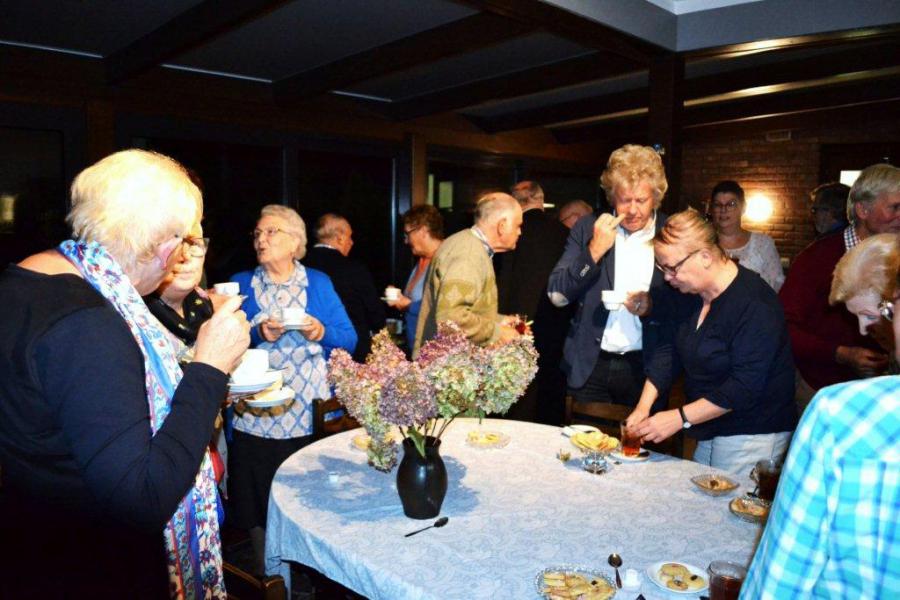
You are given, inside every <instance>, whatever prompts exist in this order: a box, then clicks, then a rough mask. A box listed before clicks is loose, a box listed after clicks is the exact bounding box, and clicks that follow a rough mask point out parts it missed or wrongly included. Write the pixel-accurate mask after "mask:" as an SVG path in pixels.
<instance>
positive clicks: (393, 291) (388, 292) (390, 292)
mask: <svg viewBox="0 0 900 600" xmlns="http://www.w3.org/2000/svg"><path fill="white" fill-rule="evenodd" d="M384 298H385V300H389V301H391V302H393V301H394V300H399V299H400V288H398V287H394V286H392V285H389V286H387V287H386V288H384Z"/></svg>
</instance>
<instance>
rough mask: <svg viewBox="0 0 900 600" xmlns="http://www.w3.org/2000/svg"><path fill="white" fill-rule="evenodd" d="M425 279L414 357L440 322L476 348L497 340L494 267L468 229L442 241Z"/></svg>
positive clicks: (431, 336) (479, 242) (434, 333)
mask: <svg viewBox="0 0 900 600" xmlns="http://www.w3.org/2000/svg"><path fill="white" fill-rule="evenodd" d="M425 277H426V280H425V291H424V293H423V294H422V309H421V312H420V313H419V322H418V324H417V326H416V343H415V347H414V348H413V356H414V357H415V356H416V355H418V353H419V348H420V347H421V346H422V344H423V343H425V342H427V341H428V340H430V339H431V338H433V337H434V336H435V335H436V334H437V323H438V322H439V321H447V320H449V321H453V322H455V323H456V324H457V325H459V327H460V329H462V331H463V333H465V334H466V336H467V337H468V338H469V339H470V340H472V342H473V343H475V344H479V345H487V344H489V343H491V342H494V341H496V340H497V337H498V335H499V331H500V326H499V317H498V315H497V279H496V277H495V275H494V265H493V263H492V262H491V259H490V257H489V256H488V253H487V251H486V249H485V247H484V245H483V244H482V242H481V240H479V239H478V238H477V237H475V234H473V233H472V231H471V230H470V229H465V230H463V231H460V232H459V233H455V234H453V235H452V236H450V237H449V238H447V239H446V240H444V242H443V243H442V244H441V246H440V248H438V251H437V252H436V253H435V255H434V258H432V259H431V265H430V266H429V267H428V272H427V273H426V274H425Z"/></svg>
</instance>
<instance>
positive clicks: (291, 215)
mask: <svg viewBox="0 0 900 600" xmlns="http://www.w3.org/2000/svg"><path fill="white" fill-rule="evenodd" d="M263 217H278V218H279V219H282V220H283V221H284V222H285V231H287V232H288V233H290V234H291V235H293V236H294V237H296V238H297V239H299V240H300V243H299V244H298V246H297V249H296V250H295V251H294V258H296V259H297V260H300V259H302V258H303V257H304V256H306V223H304V222H303V217H301V216H300V214H299V213H298V212H297V211H296V210H294V209H293V208H290V207H287V206H284V205H283V204H266V205H265V206H263V207H262V210H261V211H259V218H260V219H261V218H263Z"/></svg>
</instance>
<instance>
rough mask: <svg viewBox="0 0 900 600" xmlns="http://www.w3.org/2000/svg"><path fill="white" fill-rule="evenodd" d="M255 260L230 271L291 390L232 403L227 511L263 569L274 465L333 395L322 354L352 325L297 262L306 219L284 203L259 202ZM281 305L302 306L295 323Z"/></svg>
mask: <svg viewBox="0 0 900 600" xmlns="http://www.w3.org/2000/svg"><path fill="white" fill-rule="evenodd" d="M253 247H254V249H255V250H256V256H257V259H258V260H259V266H258V267H257V268H256V269H254V270H252V271H244V272H242V273H238V274H237V275H235V276H234V277H232V281H236V282H238V283H239V284H240V289H241V294H243V295H246V296H247V299H246V301H245V302H244V310H245V311H246V313H247V318H248V319H249V320H250V323H251V325H253V329H252V331H251V340H252V345H253V346H254V347H256V348H262V349H265V350H267V351H268V352H269V364H270V366H271V367H273V368H276V369H282V370H283V373H284V383H285V385H286V386H288V387H290V388H291V389H293V390H294V393H295V398H294V400H293V402H291V403H290V404H288V405H285V406H279V407H276V408H273V409H249V408H246V406H244V405H243V404H242V403H239V404H237V405H236V407H235V413H234V417H233V420H232V424H233V426H234V435H233V440H232V445H231V449H230V452H229V455H228V474H229V483H228V493H229V506H230V508H231V511H232V512H231V513H230V515H229V518H230V519H231V522H232V523H234V524H235V525H236V526H237V527H239V528H242V529H246V530H247V531H248V532H249V533H250V539H251V542H252V545H253V551H254V554H255V555H256V556H255V558H256V565H255V569H256V571H257V572H258V573H263V572H264V571H265V565H264V564H263V557H264V548H265V526H266V514H267V508H268V503H269V491H270V489H271V487H272V478H273V477H275V471H277V470H278V467H279V466H280V465H281V463H282V462H284V460H285V459H286V458H287V457H289V456H290V455H291V454H293V453H294V452H296V451H297V450H299V449H300V448H303V447H304V446H306V445H307V444H309V443H310V442H311V441H312V401H313V400H314V399H317V398H329V397H331V390H330V388H329V386H328V382H327V380H326V374H327V369H326V361H327V360H328V355H329V354H330V353H331V351H332V350H333V349H335V348H343V349H344V350H347V351H348V352H352V351H353V348H355V347H356V331H355V330H354V329H353V323H351V322H350V318H349V317H348V316H347V311H346V310H344V305H343V304H341V300H340V298H339V297H338V295H337V292H335V290H334V286H333V285H332V283H331V280H330V279H329V278H328V276H327V275H325V274H324V273H322V272H321V271H316V270H315V269H308V268H306V267H304V266H303V265H302V264H300V259H301V258H303V256H304V255H305V254H306V225H305V224H304V223H303V219H302V218H300V215H299V214H297V212H296V211H295V210H293V209H291V208H288V207H287V206H281V205H278V204H269V205H267V206H264V207H263V208H262V212H261V215H260V218H259V221H258V222H257V223H256V228H255V229H254V230H253ZM285 309H299V310H301V311H302V312H304V313H305V314H306V319H305V321H304V322H303V323H302V324H300V326H299V328H297V329H286V328H285V323H284V319H283V317H282V315H283V314H284V311H285Z"/></svg>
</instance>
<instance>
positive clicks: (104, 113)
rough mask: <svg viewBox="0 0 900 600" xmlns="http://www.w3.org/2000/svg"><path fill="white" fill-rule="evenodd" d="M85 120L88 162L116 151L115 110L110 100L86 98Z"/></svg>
mask: <svg viewBox="0 0 900 600" xmlns="http://www.w3.org/2000/svg"><path fill="white" fill-rule="evenodd" d="M85 116H86V119H85V120H86V122H87V149H88V157H87V158H88V164H93V163H95V162H97V161H98V160H100V159H101V158H103V157H104V156H108V155H110V154H112V153H113V152H115V151H116V110H115V106H114V105H113V103H112V102H111V101H110V100H105V99H93V100H88V102H87V104H86V105H85Z"/></svg>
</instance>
